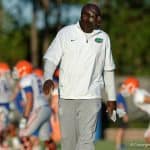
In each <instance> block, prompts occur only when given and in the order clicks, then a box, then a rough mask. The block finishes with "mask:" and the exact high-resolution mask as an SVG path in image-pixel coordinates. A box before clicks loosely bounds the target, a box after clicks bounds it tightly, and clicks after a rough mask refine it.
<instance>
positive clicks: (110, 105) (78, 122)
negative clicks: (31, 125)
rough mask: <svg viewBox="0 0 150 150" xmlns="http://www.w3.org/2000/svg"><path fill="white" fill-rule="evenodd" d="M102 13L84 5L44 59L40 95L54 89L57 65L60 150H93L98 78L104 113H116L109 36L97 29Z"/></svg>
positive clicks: (98, 89) (93, 7) (61, 31)
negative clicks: (103, 93)
mask: <svg viewBox="0 0 150 150" xmlns="http://www.w3.org/2000/svg"><path fill="white" fill-rule="evenodd" d="M100 24H101V12H100V9H99V8H98V6H97V5H95V4H86V5H85V6H83V8H82V11H81V17H80V21H79V23H77V24H73V25H69V26H67V27H64V28H63V29H61V30H60V31H59V32H58V34H57V36H56V38H55V39H54V41H53V42H52V43H51V45H50V47H49V48H48V50H47V52H46V54H45V55H44V60H45V64H44V76H45V82H44V85H43V91H44V93H45V94H49V93H51V90H52V89H53V88H54V84H53V81H52V76H53V73H54V71H55V68H56V67H57V65H58V64H59V65H60V74H59V75H60V78H59V97H60V100H59V117H60V126H61V134H62V138H61V148H62V150H94V143H93V141H94V138H95V127H96V122H97V114H98V112H99V110H100V108H101V90H100V88H101V87H100V86H101V78H102V76H104V82H105V87H106V91H107V93H108V99H109V100H108V102H107V111H108V113H109V115H110V116H111V115H112V113H113V112H114V110H115V109H116V95H115V86H114V69H115V65H114V62H113V57H112V53H111V48H110V40H109V37H108V35H107V34H106V33H105V32H104V31H102V30H100V29H99V26H100Z"/></svg>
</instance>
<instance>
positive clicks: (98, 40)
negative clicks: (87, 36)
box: [95, 38, 103, 43]
mask: <svg viewBox="0 0 150 150" xmlns="http://www.w3.org/2000/svg"><path fill="white" fill-rule="evenodd" d="M95 42H97V43H102V42H103V39H102V38H95Z"/></svg>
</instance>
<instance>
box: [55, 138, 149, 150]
mask: <svg viewBox="0 0 150 150" xmlns="http://www.w3.org/2000/svg"><path fill="white" fill-rule="evenodd" d="M125 146H126V150H150V144H145V143H144V141H126V143H125ZM58 150H61V148H60V145H59V146H58ZM95 150H116V149H115V143H114V142H113V141H108V140H100V141H97V142H96V144H95Z"/></svg>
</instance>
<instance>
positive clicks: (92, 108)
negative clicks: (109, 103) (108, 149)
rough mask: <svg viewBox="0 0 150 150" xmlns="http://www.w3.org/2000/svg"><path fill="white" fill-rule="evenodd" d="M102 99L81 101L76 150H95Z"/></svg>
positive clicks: (79, 104)
mask: <svg viewBox="0 0 150 150" xmlns="http://www.w3.org/2000/svg"><path fill="white" fill-rule="evenodd" d="M100 108H101V100H100V99H90V100H80V101H79V103H78V122H79V139H78V144H77V147H76V150H94V149H95V146H94V139H95V130H96V122H97V115H98V112H99V110H100Z"/></svg>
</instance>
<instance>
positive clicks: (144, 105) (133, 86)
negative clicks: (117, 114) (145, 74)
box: [122, 77, 150, 143]
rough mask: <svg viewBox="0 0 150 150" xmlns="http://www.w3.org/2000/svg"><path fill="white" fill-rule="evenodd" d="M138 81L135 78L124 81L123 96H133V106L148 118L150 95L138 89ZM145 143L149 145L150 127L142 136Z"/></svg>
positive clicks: (149, 113)
mask: <svg viewBox="0 0 150 150" xmlns="http://www.w3.org/2000/svg"><path fill="white" fill-rule="evenodd" d="M139 87H140V84H139V80H138V79H137V78H135V77H128V78H126V79H125V80H124V82H123V85H122V88H123V89H124V93H123V94H124V95H126V96H129V95H133V101H134V104H135V106H137V107H138V108H139V109H140V110H142V111H144V112H146V113H147V114H148V115H149V116H150V93H149V92H148V91H146V90H144V89H141V88H139ZM144 138H145V141H146V142H147V143H150V125H149V127H148V128H147V130H146V132H145V134H144Z"/></svg>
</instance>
